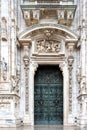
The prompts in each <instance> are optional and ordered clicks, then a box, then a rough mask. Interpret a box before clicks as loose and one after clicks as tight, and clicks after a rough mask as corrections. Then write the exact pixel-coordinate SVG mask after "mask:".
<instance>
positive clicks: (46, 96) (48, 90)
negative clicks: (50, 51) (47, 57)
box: [34, 65, 63, 125]
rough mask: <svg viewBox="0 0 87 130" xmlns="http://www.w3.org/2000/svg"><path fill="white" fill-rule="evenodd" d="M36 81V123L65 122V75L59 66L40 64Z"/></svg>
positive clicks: (51, 123)
mask: <svg viewBox="0 0 87 130" xmlns="http://www.w3.org/2000/svg"><path fill="white" fill-rule="evenodd" d="M34 81H35V84H34V124H35V125H61V124H63V76H62V72H61V71H60V69H59V68H58V66H50V65H49V66H39V67H38V69H37V72H36V74H35V79H34Z"/></svg>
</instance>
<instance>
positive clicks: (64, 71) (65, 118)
mask: <svg viewBox="0 0 87 130" xmlns="http://www.w3.org/2000/svg"><path fill="white" fill-rule="evenodd" d="M53 58H54V57H51V59H48V60H47V59H46V58H44V57H43V58H41V59H40V60H39V59H38V58H37V59H36V58H35V59H32V62H30V65H29V68H30V69H29V93H30V94H29V104H30V105H29V116H30V123H29V124H31V125H34V75H35V72H36V70H37V68H38V66H39V65H58V66H59V68H60V70H61V71H62V74H63V125H68V110H69V78H68V75H69V74H68V67H67V64H66V62H65V57H62V58H61V57H60V58H59V60H56V59H53Z"/></svg>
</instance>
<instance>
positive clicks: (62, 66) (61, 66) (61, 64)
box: [59, 63, 65, 74]
mask: <svg viewBox="0 0 87 130" xmlns="http://www.w3.org/2000/svg"><path fill="white" fill-rule="evenodd" d="M64 66H65V64H64V63H60V64H59V68H60V70H61V71H62V74H63V68H64Z"/></svg>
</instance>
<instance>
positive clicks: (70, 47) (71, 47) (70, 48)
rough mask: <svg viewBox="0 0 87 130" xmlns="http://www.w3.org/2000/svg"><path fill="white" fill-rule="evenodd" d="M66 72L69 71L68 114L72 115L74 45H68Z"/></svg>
mask: <svg viewBox="0 0 87 130" xmlns="http://www.w3.org/2000/svg"><path fill="white" fill-rule="evenodd" d="M67 45H68V70H69V114H70V115H71V114H72V87H73V86H72V82H73V81H72V80H73V78H72V72H73V62H74V56H73V53H74V45H75V43H68V44H67Z"/></svg>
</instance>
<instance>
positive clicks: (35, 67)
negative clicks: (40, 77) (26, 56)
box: [30, 62, 38, 74]
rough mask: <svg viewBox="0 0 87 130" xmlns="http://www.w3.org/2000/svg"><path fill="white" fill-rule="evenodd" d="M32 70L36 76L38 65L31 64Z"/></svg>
mask: <svg viewBox="0 0 87 130" xmlns="http://www.w3.org/2000/svg"><path fill="white" fill-rule="evenodd" d="M30 68H31V70H32V71H33V74H35V72H36V70H37V68H38V64H37V63H34V62H30Z"/></svg>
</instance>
